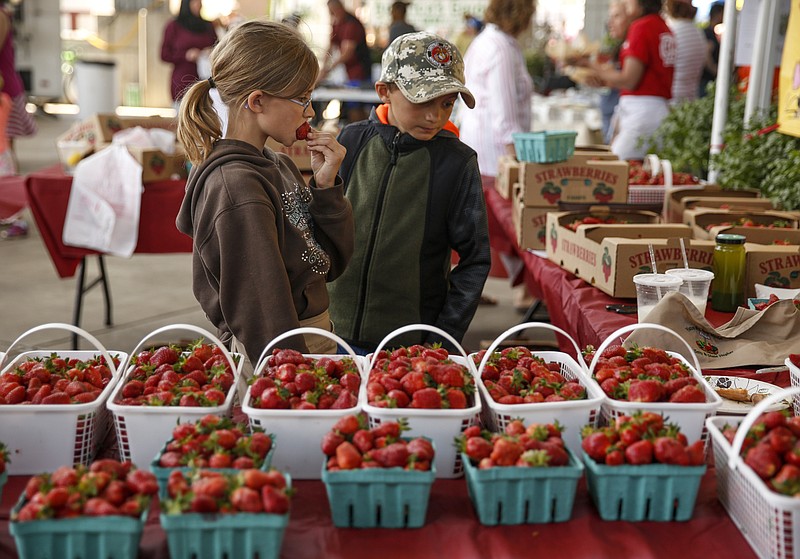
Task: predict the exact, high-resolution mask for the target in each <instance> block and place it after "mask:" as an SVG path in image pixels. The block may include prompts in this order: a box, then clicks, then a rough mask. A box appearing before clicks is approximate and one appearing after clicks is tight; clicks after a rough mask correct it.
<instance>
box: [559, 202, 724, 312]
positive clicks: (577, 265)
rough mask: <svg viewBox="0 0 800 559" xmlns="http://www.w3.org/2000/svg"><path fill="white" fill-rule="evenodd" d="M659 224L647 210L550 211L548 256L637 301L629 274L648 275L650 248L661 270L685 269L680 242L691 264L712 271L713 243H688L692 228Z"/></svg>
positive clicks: (588, 279) (613, 293) (614, 293)
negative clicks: (682, 241) (682, 267)
mask: <svg viewBox="0 0 800 559" xmlns="http://www.w3.org/2000/svg"><path fill="white" fill-rule="evenodd" d="M587 217H591V218H592V219H585V218H587ZM590 221H600V222H601V223H587V222H590ZM603 221H618V222H624V223H602V222H603ZM658 222H659V216H658V214H656V213H653V212H646V211H629V212H625V211H610V210H609V209H608V208H597V209H595V210H592V211H589V212H586V211H580V212H551V213H549V214H548V216H547V225H546V227H547V256H548V258H550V260H552V261H553V262H555V263H556V264H558V265H560V266H561V267H562V268H564V269H566V270H567V271H569V272H571V273H573V274H575V275H576V276H578V277H580V278H582V279H584V280H585V281H586V282H588V283H590V284H592V285H594V286H595V287H597V288H598V289H600V290H601V291H604V292H605V293H608V294H609V295H611V296H612V297H621V298H631V297H636V287H635V286H634V283H633V276H635V275H636V274H642V273H648V272H650V271H651V266H650V251H649V247H650V245H652V246H653V249H654V253H655V257H656V262H657V263H658V266H659V270H667V269H669V268H677V267H680V266H683V257H682V254H681V247H680V239H681V238H683V239H684V245H685V246H686V255H687V258H688V261H689V266H690V267H692V268H707V269H710V267H711V265H712V263H713V251H714V242H713V241H694V240H691V235H692V229H691V227H689V226H687V225H682V224H665V223H658Z"/></svg>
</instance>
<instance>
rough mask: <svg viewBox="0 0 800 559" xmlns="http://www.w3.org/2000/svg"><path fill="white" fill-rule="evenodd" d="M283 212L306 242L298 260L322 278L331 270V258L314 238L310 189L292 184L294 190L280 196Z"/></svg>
mask: <svg viewBox="0 0 800 559" xmlns="http://www.w3.org/2000/svg"><path fill="white" fill-rule="evenodd" d="M281 200H282V201H283V212H284V214H285V215H286V218H287V219H288V220H289V223H291V224H292V225H293V226H294V227H296V228H297V229H298V230H299V231H300V234H301V235H302V237H303V239H304V240H305V242H306V249H305V250H304V251H303V254H302V255H301V256H300V258H301V259H302V260H303V262H306V263H307V264H309V266H311V270H312V271H313V272H314V273H316V274H319V275H321V276H324V275H326V274H327V273H328V271H329V270H330V269H331V258H330V256H328V253H327V252H325V250H323V248H322V247H321V246H320V245H319V243H318V242H317V239H316V238H314V219H313V218H312V217H311V212H310V211H309V209H308V206H309V204H311V189H310V188H309V187H308V186H306V185H299V184H297V183H294V190H289V191H286V192H284V193H283V194H281Z"/></svg>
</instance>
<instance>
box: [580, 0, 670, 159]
mask: <svg viewBox="0 0 800 559" xmlns="http://www.w3.org/2000/svg"><path fill="white" fill-rule="evenodd" d="M624 2H625V9H626V11H627V12H628V14H629V16H630V17H631V19H632V20H633V21H632V23H631V25H630V27H629V28H628V33H627V35H626V37H625V42H624V43H623V44H622V49H621V50H620V53H619V59H620V64H621V68H620V69H619V70H617V69H615V68H613V67H611V66H607V65H604V66H600V65H597V64H595V65H593V66H592V68H593V69H594V71H595V72H594V77H595V78H596V79H597V81H598V82H599V83H601V84H604V85H606V86H609V87H616V88H618V89H619V90H620V99H619V104H618V105H617V110H616V114H615V120H616V133H615V135H614V137H613V139H612V141H611V151H613V152H614V153H615V154H616V155H617V156H618V157H619V158H620V159H628V160H641V159H643V158H644V155H645V153H646V146H645V145H644V144H643V142H642V138H646V137H648V136H650V135H652V134H653V132H655V130H656V128H658V126H659V124H661V121H662V120H663V119H664V117H665V116H667V113H668V112H669V105H668V102H669V99H670V98H671V96H672V78H673V74H674V67H675V37H674V36H673V34H672V32H671V31H670V30H669V27H668V26H667V24H666V22H665V21H664V19H663V18H662V17H661V15H660V12H661V4H662V0H624Z"/></svg>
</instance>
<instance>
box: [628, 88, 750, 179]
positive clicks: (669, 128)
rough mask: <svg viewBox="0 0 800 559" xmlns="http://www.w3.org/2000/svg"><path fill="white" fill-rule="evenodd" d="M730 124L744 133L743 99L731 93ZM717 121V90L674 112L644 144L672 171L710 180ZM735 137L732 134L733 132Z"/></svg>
mask: <svg viewBox="0 0 800 559" xmlns="http://www.w3.org/2000/svg"><path fill="white" fill-rule="evenodd" d="M729 99H730V102H729V105H728V124H729V126H730V127H731V130H733V128H734V127H735V126H736V125H737V124H738V126H739V131H740V132H741V130H742V124H741V123H742V118H743V115H744V96H743V95H742V94H741V93H739V92H738V91H737V90H736V89H732V90H731V94H730V97H729ZM713 117H714V88H713V86H712V87H710V88H709V90H708V92H707V94H706V96H705V97H701V98H699V99H695V100H692V101H686V102H683V103H680V104H679V105H676V106H675V107H673V108H672V110H671V111H670V113H669V114H668V115H667V117H666V118H665V119H664V120H663V121H662V122H661V125H660V126H659V127H658V128H657V129H656V131H655V133H654V134H653V135H652V136H650V137H649V138H647V139H646V140H644V145H646V146H648V152H649V153H655V154H658V156H659V157H660V158H661V159H668V160H669V161H670V162H671V163H672V167H673V169H675V170H676V171H681V172H684V173H690V174H692V175H694V176H696V177H700V178H706V177H707V176H708V165H709V148H710V145H711V123H712V119H713ZM732 133H733V131H732Z"/></svg>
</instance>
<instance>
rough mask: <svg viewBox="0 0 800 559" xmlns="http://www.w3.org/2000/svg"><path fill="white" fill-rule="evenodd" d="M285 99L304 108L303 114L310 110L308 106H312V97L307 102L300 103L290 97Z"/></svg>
mask: <svg viewBox="0 0 800 559" xmlns="http://www.w3.org/2000/svg"><path fill="white" fill-rule="evenodd" d="M285 99H286V100H287V101H291V102H292V103H294V104H295V105H300V106H301V107H303V112H306V109H308V106H309V105H310V104H311V97H309V98H308V99H307V100H306V101H300V100H298V99H290V98H288V97H286V98H285Z"/></svg>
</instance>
